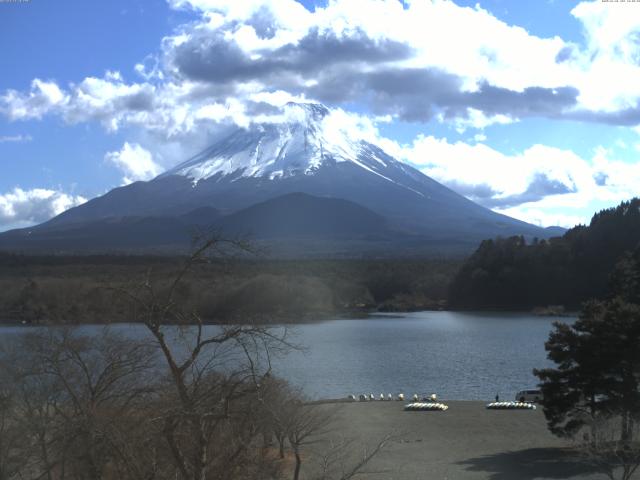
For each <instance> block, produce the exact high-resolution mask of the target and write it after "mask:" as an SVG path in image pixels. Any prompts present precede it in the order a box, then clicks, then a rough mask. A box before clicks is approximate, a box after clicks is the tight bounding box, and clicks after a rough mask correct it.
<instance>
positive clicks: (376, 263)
mask: <svg viewBox="0 0 640 480" xmlns="http://www.w3.org/2000/svg"><path fill="white" fill-rule="evenodd" d="M183 262H184V258H179V257H174V258H168V257H135V256H92V257H82V256H77V257H56V256H38V257H31V256H21V255H8V254H4V255H0V321H3V322H9V323H15V322H26V323H34V324H35V323H42V324H59V323H71V324H73V323H109V322H128V321H131V319H132V317H133V314H134V312H133V310H132V306H131V305H130V303H128V302H127V301H126V299H124V298H123V297H122V296H120V295H118V292H119V291H120V290H122V289H123V288H127V287H129V286H131V284H135V283H140V282H143V281H145V279H146V278H149V279H151V280H153V281H154V282H155V283H156V284H157V285H158V288H159V289H162V288H165V289H166V288H168V287H169V285H170V284H171V279H172V278H173V277H174V276H175V274H176V272H178V271H179V269H180V268H181V266H182V265H183ZM458 267H459V262H458V261H456V260H438V259H430V260H412V261H409V260H386V259H385V260H299V261H298V260H296V261H294V260H268V259H262V258H260V259H255V260H248V259H246V258H226V259H220V258H218V259H209V260H207V261H206V262H201V263H199V264H197V265H195V266H194V268H193V269H192V271H191V272H190V274H189V276H188V277H187V278H185V279H184V281H183V282H182V283H181V285H180V289H179V290H178V291H177V292H176V293H175V294H176V299H177V301H179V302H182V304H183V306H184V307H185V308H189V309H192V310H193V311H197V312H199V314H200V315H201V316H202V317H203V318H204V319H205V320H206V321H207V322H212V323H232V322H247V321H261V322H265V323H269V322H282V321H285V322H300V321H307V320H313V319H317V318H322V317H326V316H332V315H340V314H349V315H353V314H360V313H366V312H370V311H374V310H383V311H403V310H420V309H432V308H443V307H444V306H445V301H446V295H447V287H448V284H449V282H450V280H451V278H452V277H453V275H454V274H455V272H456V270H457V269H458Z"/></svg>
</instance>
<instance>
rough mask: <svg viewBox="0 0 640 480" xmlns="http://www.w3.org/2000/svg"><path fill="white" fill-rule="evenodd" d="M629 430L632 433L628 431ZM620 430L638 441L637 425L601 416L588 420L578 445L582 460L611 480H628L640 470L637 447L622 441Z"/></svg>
mask: <svg viewBox="0 0 640 480" xmlns="http://www.w3.org/2000/svg"><path fill="white" fill-rule="evenodd" d="M630 423H631V424H632V425H633V426H632V427H630V426H629V424H630ZM630 428H631V429H632V430H633V431H629V429H630ZM623 429H624V430H626V433H627V434H628V435H630V436H631V437H632V438H636V439H637V438H638V434H640V428H639V427H638V425H637V423H636V422H630V421H629V419H626V418H625V419H621V418H620V416H619V415H610V414H605V413H601V414H599V415H597V416H595V417H593V418H590V420H589V423H588V425H587V428H585V433H584V436H583V438H582V441H581V442H579V443H578V448H579V450H580V451H581V452H582V454H583V455H584V457H585V459H586V460H587V461H588V462H589V463H590V464H592V465H593V466H595V467H596V468H597V469H598V470H600V471H601V472H602V473H604V474H605V475H606V476H607V477H609V478H610V479H611V480H616V479H618V478H619V479H620V480H629V479H630V478H631V477H632V476H633V475H634V473H635V472H636V470H637V469H638V467H640V443H639V442H638V441H637V440H635V441H628V440H626V439H625V440H623V439H622V438H623V435H622V430H623ZM587 432H588V433H587Z"/></svg>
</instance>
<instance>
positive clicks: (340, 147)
mask: <svg viewBox="0 0 640 480" xmlns="http://www.w3.org/2000/svg"><path fill="white" fill-rule="evenodd" d="M279 118H280V120H281V121H280V122H278V123H265V124H260V125H254V126H251V127H249V128H248V129H246V130H245V129H238V130H237V131H236V132H234V133H232V134H231V135H229V136H228V137H226V138H225V139H223V140H222V141H220V142H218V143H216V144H214V145H213V146H212V147H210V148H208V149H206V150H204V151H203V152H201V153H199V154H198V155H196V156H195V157H193V158H191V159H189V160H187V161H186V162H184V163H182V164H180V165H178V166H176V167H174V168H173V169H171V170H169V171H167V172H166V173H164V174H163V176H168V175H181V176H185V177H188V178H190V179H192V181H193V182H194V184H197V183H198V182H200V181H201V180H204V179H207V178H210V177H213V176H215V175H221V176H226V175H233V176H234V178H241V177H264V178H269V179H271V180H276V179H280V178H286V177H290V176H294V175H313V174H314V173H315V172H316V171H317V170H318V169H319V168H320V167H322V166H323V165H326V164H333V163H339V162H352V163H354V164H356V165H358V166H359V167H361V168H363V169H365V170H367V171H369V172H370V173H373V174H375V175H378V176H380V177H382V178H384V179H386V180H389V181H393V180H391V179H390V178H388V177H387V176H385V175H384V173H382V172H381V170H384V169H385V168H387V167H388V166H389V165H388V162H387V161H385V160H384V159H382V158H380V157H381V155H379V154H378V153H377V152H376V151H375V149H374V148H372V145H370V144H368V143H367V142H364V141H363V140H362V139H359V138H350V134H348V133H347V132H345V131H344V130H343V129H342V128H341V125H340V123H339V122H336V121H334V120H333V119H332V114H331V111H330V110H329V109H328V108H327V107H325V106H324V105H319V104H313V103H289V104H287V105H286V106H285V107H284V109H283V114H282V115H281V116H280V117H279ZM394 183H396V182H394Z"/></svg>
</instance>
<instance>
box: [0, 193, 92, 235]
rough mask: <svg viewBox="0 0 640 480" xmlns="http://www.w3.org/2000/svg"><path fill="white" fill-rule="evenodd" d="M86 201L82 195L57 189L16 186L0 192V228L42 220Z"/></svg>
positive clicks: (4, 228)
mask: <svg viewBox="0 0 640 480" xmlns="http://www.w3.org/2000/svg"><path fill="white" fill-rule="evenodd" d="M86 201H87V200H86V198H84V197H82V196H79V195H72V194H68V193H64V192H61V191H58V190H50V189H45V188H34V189H31V190H23V189H22V188H19V187H16V188H14V189H13V190H12V191H9V192H7V193H4V194H0V230H6V229H9V228H16V227H20V226H28V225H33V224H35V223H41V222H44V221H46V220H48V219H50V218H51V217H54V216H55V215H58V214H60V213H62V212H64V211H65V210H68V209H69V208H71V207H75V206H77V205H80V204H82V203H84V202H86Z"/></svg>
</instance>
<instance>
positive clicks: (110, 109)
mask: <svg viewBox="0 0 640 480" xmlns="http://www.w3.org/2000/svg"><path fill="white" fill-rule="evenodd" d="M639 38H640V4H635V5H634V4H632V3H629V4H613V3H606V2H600V1H599V0H596V1H591V0H590V1H583V2H580V1H574V0H571V1H569V0H555V1H553V0H547V1H539V2H521V1H517V0H511V1H507V0H486V1H479V2H478V1H469V0H456V1H454V2H452V1H448V0H434V1H432V0H412V1H408V0H407V1H404V2H400V1H399V0H332V1H329V2H327V1H320V2H313V1H310V0H305V1H302V2H295V0H247V1H246V2H237V1H234V0H145V1H142V0H126V1H125V0H111V1H109V2H97V3H96V2H86V1H81V0H67V1H65V2H49V1H44V0H31V1H29V2H24V3H20V2H18V3H0V41H1V42H2V45H3V48H2V49H1V50H0V68H1V71H2V75H1V76H0V165H1V168H2V175H1V176H0V230H6V229H9V228H15V227H20V226H26V225H30V224H33V223H38V222H41V221H44V220H46V219H47V218H49V217H51V216H53V215H55V214H57V213H60V212H61V211H62V210H64V209H66V208H70V207H72V206H74V205H77V204H79V203H81V202H83V201H86V200H87V199H90V198H92V197H95V196H97V195H101V194H103V193H105V192H106V191H108V190H109V189H111V188H114V187H117V186H120V185H122V184H123V183H127V182H131V181H135V180H148V179H150V178H152V177H153V176H154V175H156V174H158V173H160V172H162V171H163V170H165V169H167V168H170V167H171V166H173V165H175V164H176V163H178V162H180V161H181V160H184V159H185V158H188V157H189V156H191V155H193V154H195V153H197V151H198V150H199V149H201V148H203V147H205V146H207V145H208V144H210V143H211V142H212V141H214V140H215V139H216V138H217V135H219V132H221V131H227V130H225V129H228V128H229V126H232V125H234V124H236V125H240V126H246V125H247V124H249V123H251V122H252V121H253V118H254V117H255V114H256V112H258V111H260V112H262V111H264V106H265V105H270V106H272V107H276V108H277V107H279V106H280V105H282V104H283V103H284V102H286V101H289V100H301V101H319V102H323V103H325V104H327V105H328V106H330V107H332V108H336V109H343V110H344V111H345V112H347V113H348V115H347V116H345V117H341V118H345V119H346V120H344V121H345V122H347V123H349V122H351V123H350V124H349V125H346V124H345V126H344V127H345V128H350V129H353V128H356V129H358V131H359V132H360V133H361V135H362V136H363V138H367V139H370V140H374V141H376V142H377V143H379V144H380V145H381V146H383V147H384V148H385V149H386V150H387V151H388V152H389V153H391V154H393V155H395V156H396V157H398V158H399V159H401V160H403V161H406V162H409V163H411V164H413V165H415V166H417V167H418V168H420V169H422V171H423V172H424V173H426V174H427V175H430V176H432V177H433V178H435V179H436V180H438V181H440V182H442V183H444V184H446V185H448V186H450V187H451V188H453V189H455V190H457V191H458V192H460V193H462V194H464V195H467V196H468V197H469V198H471V199H473V200H474V201H477V202H479V203H481V204H483V205H485V206H487V207H489V208H494V209H496V210H498V211H501V212H503V213H506V214H508V215H512V216H515V217H518V218H522V219H524V220H527V221H530V222H533V223H537V224H541V225H544V226H546V225H553V224H560V225H563V226H571V225H574V224H576V223H579V222H586V221H588V219H589V218H590V216H591V215H592V214H593V212H594V211H596V210H598V209H601V208H604V207H607V206H611V205H615V204H617V203H619V202H620V201H621V200H624V199H627V198H630V197H631V196H632V195H634V194H635V193H636V192H637V185H639V184H640V183H639V182H640V163H639V162H638V157H639V156H640V103H639V100H640V87H639V85H640V42H639V41H638V39H639ZM345 58H346V59H347V60H346V61H345V60H344V59H345ZM263 117H264V115H263ZM350 131H352V130H350Z"/></svg>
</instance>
